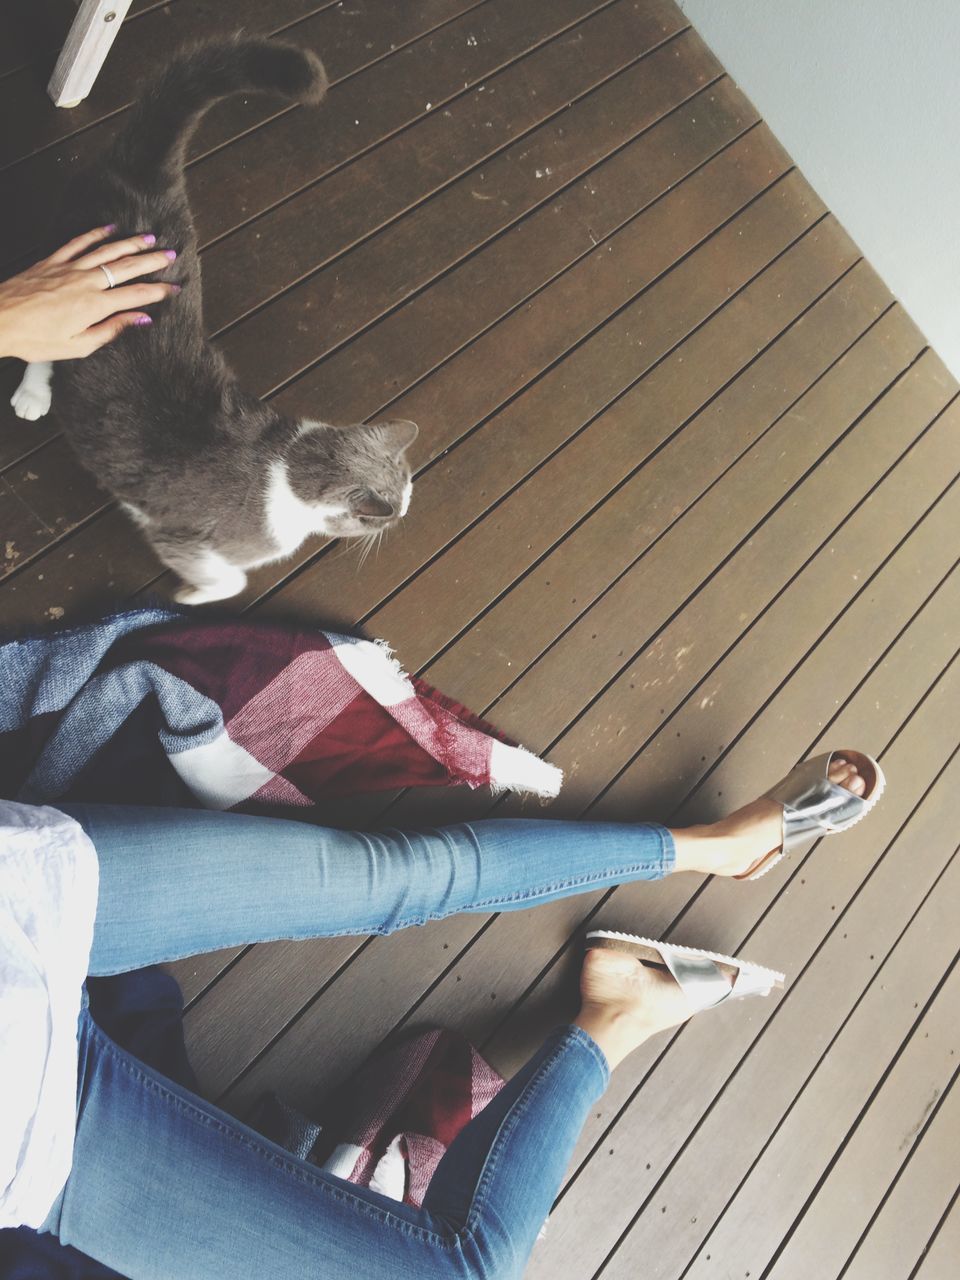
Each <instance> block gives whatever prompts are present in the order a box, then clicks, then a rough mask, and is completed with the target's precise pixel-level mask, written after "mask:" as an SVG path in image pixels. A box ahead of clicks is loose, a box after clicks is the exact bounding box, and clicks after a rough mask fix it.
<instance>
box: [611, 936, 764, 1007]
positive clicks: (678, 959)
mask: <svg viewBox="0 0 960 1280" xmlns="http://www.w3.org/2000/svg"><path fill="white" fill-rule="evenodd" d="M587 948H588V949H593V948H602V949H606V950H610V951H625V952H626V953H627V954H628V955H632V956H635V957H636V958H637V959H638V960H640V961H642V962H643V963H644V964H652V965H655V966H656V967H657V968H666V969H668V970H669V971H670V973H672V974H673V976H674V978H676V980H677V983H678V984H679V986H680V989H681V990H682V991H683V994H684V995H685V996H686V997H687V1000H688V1001H689V1002H690V1004H691V1006H692V1007H693V1009H694V1012H696V1013H699V1012H700V1011H701V1010H702V1009H712V1008H713V1007H714V1005H718V1004H722V1003H723V1001H724V1000H741V999H743V998H744V997H746V996H768V995H769V994H770V992H771V991H772V990H773V989H774V987H778V988H779V987H782V986H783V984H784V982H785V980H786V979H785V978H784V975H783V974H782V973H777V971H776V970H775V969H764V968H763V967H762V966H761V965H758V964H751V963H750V962H749V961H748V960H737V959H735V958H734V957H733V956H721V955H717V954H716V953H715V952H713V951H697V950H695V949H694V948H693V947H681V946H678V945H676V944H675V943H673V942H656V941H654V939H652V938H638V937H636V936H635V935H634V934H632V933H611V932H609V931H607V930H606V929H594V930H593V931H592V932H591V933H588V934H587ZM731 978H732V979H733V982H732V983H731V981H730V979H731Z"/></svg>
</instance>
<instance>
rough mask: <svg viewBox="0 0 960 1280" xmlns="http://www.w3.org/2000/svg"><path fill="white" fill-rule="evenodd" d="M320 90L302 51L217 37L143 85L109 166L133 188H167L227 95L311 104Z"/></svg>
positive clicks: (319, 77)
mask: <svg viewBox="0 0 960 1280" xmlns="http://www.w3.org/2000/svg"><path fill="white" fill-rule="evenodd" d="M326 91H327V73H326V72H325V71H324V69H323V63H322V62H321V61H320V59H319V58H318V57H317V56H316V54H314V53H311V52H310V51H309V50H307V49H300V48H298V47H297V46H296V45H292V44H283V43H281V42H280V41H277V40H266V39H260V38H256V37H249V36H244V35H236V36H232V37H227V38H222V37H221V38H218V39H216V40H211V41H209V42H208V43H205V44H200V45H196V46H194V47H193V48H190V49H185V50H183V51H181V52H180V53H177V54H175V55H174V57H173V58H172V59H171V61H170V62H169V63H168V64H167V66H166V67H165V68H164V70H163V71H162V72H161V73H160V75H159V76H157V78H156V79H155V80H153V81H152V82H151V83H149V84H147V85H145V86H144V89H143V92H142V94H141V95H140V99H139V101H138V103H137V105H136V106H135V107H134V108H133V111H132V112H131V115H130V118H129V121H128V123H127V125H126V128H125V129H124V130H123V132H122V134H121V135H120V137H119V138H118V139H117V141H116V143H115V145H114V149H113V162H114V164H115V165H116V166H117V167H118V168H119V169H120V171H121V172H125V173H127V174H128V175H129V176H130V177H131V178H133V179H134V181H136V182H137V183H138V184H143V183H146V182H149V181H150V180H151V179H155V178H159V179H160V180H161V181H162V182H163V181H165V182H169V179H170V177H171V176H172V174H173V173H175V172H176V171H177V170H179V169H182V167H183V163H184V150H185V147H186V144H187V142H188V140H189V138H190V135H191V134H192V133H193V131H194V129H195V128H196V126H197V124H198V123H199V120H200V117H201V116H202V115H203V113H204V112H205V111H206V110H207V108H208V107H211V106H212V105H213V104H214V103H215V102H218V101H219V100H220V99H221V98H226V97H229V96H230V95H231V94H235V93H271V94H278V95H279V96H281V97H283V98H286V99H288V100H289V101H292V102H303V103H314V102H319V101H320V100H321V99H322V98H323V96H324V94H325V93H326Z"/></svg>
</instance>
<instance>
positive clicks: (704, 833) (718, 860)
mask: <svg viewBox="0 0 960 1280" xmlns="http://www.w3.org/2000/svg"><path fill="white" fill-rule="evenodd" d="M850 755H851V758H850V759H847V758H846V757H845V756H843V755H841V754H838V755H837V756H835V757H834V759H833V760H831V762H830V768H829V770H828V773H827V776H828V777H829V778H830V781H831V782H835V783H836V784H837V785H838V786H840V787H846V788H847V790H848V791H852V792H853V793H854V795H858V796H862V795H863V794H864V792H865V791H866V789H867V783H866V780H865V779H864V777H863V775H862V773H861V770H860V767H858V765H857V764H856V763H855V762H854V759H853V757H854V755H855V753H854V752H851V753H850ZM671 834H672V835H673V839H674V844H675V846H676V855H677V857H676V866H675V870H677V871H699V872H701V873H702V874H703V875H713V876H745V875H748V874H749V873H750V872H751V871H752V870H753V869H754V868H755V867H756V866H758V864H759V863H761V862H762V861H763V860H764V859H765V858H766V857H767V855H768V854H769V853H771V852H773V851H774V850H776V849H779V847H780V843H781V839H782V834H783V806H782V805H780V804H779V803H778V802H777V801H776V800H771V799H769V798H768V797H766V796H761V797H760V799H759V800H753V801H751V803H750V804H748V805H744V807H743V808H742V809H738V810H737V811H736V813H732V814H730V816H729V817H728V818H722V819H721V820H720V821H719V822H713V823H710V824H709V825H708V826H699V827H685V828H683V829H682V830H679V831H673V832H672V833H671Z"/></svg>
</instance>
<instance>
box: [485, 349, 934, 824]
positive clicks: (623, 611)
mask: <svg viewBox="0 0 960 1280" xmlns="http://www.w3.org/2000/svg"><path fill="white" fill-rule="evenodd" d="M878 328H879V326H878ZM856 354H857V353H856V348H855V349H854V351H853V352H851V357H850V358H851V359H852V358H853V357H855V356H856ZM931 361H932V357H926V358H924V359H922V360H921V361H920V362H919V363H918V364H917V365H916V366H915V371H914V370H911V372H910V373H908V374H906V375H904V376H903V378H902V379H901V380H900V381H899V382H898V383H896V384H895V385H894V386H893V387H892V388H891V390H890V391H888V392H887V394H886V395H884V396H883V398H882V399H881V400H880V401H879V403H878V404H877V405H876V406H875V407H874V408H873V409H872V410H870V411H869V412H867V413H866V416H864V417H860V416H857V415H862V414H864V411H865V410H867V409H868V405H869V401H870V398H871V397H873V396H876V395H878V394H880V393H882V392H883V389H884V387H883V382H881V383H880V385H879V386H877V385H876V383H874V384H873V385H872V386H871V384H870V382H869V381H866V379H864V380H860V379H858V378H857V377H856V375H854V378H852V379H851V380H850V381H848V380H847V379H846V378H845V377H844V376H843V375H844V372H845V370H844V364H843V362H842V363H841V365H838V366H837V372H836V375H835V376H833V377H831V378H830V379H829V380H828V379H824V381H823V382H822V383H819V384H817V386H815V387H814V388H813V389H812V390H811V392H810V393H808V396H807V397H805V399H804V401H803V402H801V404H802V407H801V408H800V410H799V418H798V419H795V420H797V421H801V422H808V423H811V424H812V425H810V426H809V427H808V428H805V429H804V431H803V433H802V435H801V434H800V433H798V432H797V431H795V430H793V420H790V419H787V420H783V421H782V422H781V423H779V424H778V425H777V428H775V430H774V431H772V432H770V433H769V434H768V435H767V436H765V437H764V438H763V439H762V440H761V441H760V442H759V444H758V445H757V446H756V448H755V450H753V451H752V452H751V454H749V455H748V461H747V466H746V468H745V470H744V472H742V473H741V475H740V476H739V477H738V476H736V473H733V476H732V477H731V478H730V479H728V481H727V483H726V484H725V485H722V486H721V485H718V486H716V487H715V488H714V489H712V490H711V491H710V492H709V493H708V494H707V495H706V497H705V498H704V500H703V501H702V502H701V503H699V504H698V505H697V507H696V508H695V509H694V510H693V511H692V512H691V513H690V515H689V516H688V517H687V520H686V521H684V522H683V523H682V524H681V525H679V526H676V527H675V529H674V530H671V533H670V534H668V535H667V537H665V538H663V539H661V541H660V542H659V543H658V544H657V546H656V547H655V548H654V551H653V553H652V555H651V556H649V557H647V562H646V564H644V565H643V573H642V579H641V586H642V592H643V594H642V596H641V597H640V598H639V599H638V598H637V593H636V589H635V586H634V584H633V583H631V582H630V580H629V579H627V578H625V579H621V581H620V582H619V583H618V584H617V587H616V588H615V589H614V591H611V592H609V593H608V594H607V595H606V596H604V597H603V599H602V601H601V602H600V605H599V607H598V608H597V609H596V610H594V611H592V616H591V614H588V615H586V617H585V618H584V620H583V622H584V623H588V625H589V626H590V627H591V628H592V630H591V631H590V635H591V636H592V635H593V633H594V632H595V633H596V634H597V646H600V642H601V639H602V638H603V637H609V638H610V641H611V642H612V643H609V649H611V650H613V655H612V656H614V662H615V663H616V664H617V665H616V666H614V670H613V672H611V671H610V668H609V667H608V666H604V665H601V664H600V662H599V661H598V664H597V667H596V668H593V669H592V670H591V671H589V672H584V673H583V674H582V675H580V676H579V678H575V676H574V673H573V672H571V674H570V684H569V686H568V688H569V692H568V693H567V697H568V698H569V696H570V693H571V692H573V690H576V691H577V697H578V699H579V705H580V707H581V708H582V709H583V710H584V711H586V710H587V709H588V708H589V716H587V717H586V718H584V719H581V720H579V721H578V722H577V724H576V725H575V726H574V727H573V728H572V729H569V730H568V731H567V733H566V736H565V738H564V742H563V748H562V753H561V756H560V757H559V758H558V763H562V764H563V765H564V767H566V768H567V769H568V770H570V771H571V773H572V776H571V777H570V778H569V780H568V784H567V786H566V787H565V788H564V794H563V796H562V797H561V798H560V799H559V801H558V802H557V807H558V808H559V810H560V811H561V812H563V813H566V812H576V811H577V810H578V809H579V808H580V807H582V804H583V803H584V802H585V801H586V800H588V799H591V798H592V797H593V796H594V795H596V790H595V789H593V787H592V780H593V770H592V765H591V759H592V757H593V756H594V744H595V742H597V741H603V742H604V744H605V746H604V752H603V757H602V761H603V763H602V766H601V772H602V773H603V779H604V780H606V779H607V778H609V777H610V771H611V770H622V769H625V768H626V767H627V766H628V765H629V764H630V761H631V760H632V758H633V756H634V753H635V752H636V751H637V750H638V749H639V748H640V746H641V745H643V744H644V742H645V739H646V737H647V734H646V733H645V732H644V730H643V729H642V728H640V727H639V726H645V725H655V724H659V723H661V721H662V719H663V717H664V716H665V715H666V714H669V713H670V712H671V711H672V710H673V709H674V708H675V707H676V706H677V705H678V702H679V700H680V699H681V698H682V697H683V696H684V695H685V693H686V691H687V689H688V688H689V687H690V684H691V683H693V682H694V681H695V680H696V678H698V677H700V678H702V676H703V674H705V672H706V671H708V670H709V668H710V666H711V665H712V663H713V661H715V657H713V656H712V655H713V653H714V652H715V651H714V649H713V645H714V644H715V643H716V642H717V641H720V640H722V641H723V645H724V646H725V645H728V644H730V643H732V642H733V641H735V640H736V638H737V637H738V636H739V634H740V632H741V629H742V627H743V624H744V623H746V622H748V621H749V620H750V619H751V618H752V617H754V616H756V615H755V610H756V609H758V608H761V607H765V606H766V605H767V604H768V603H769V602H770V601H771V600H772V599H774V598H775V597H776V595H777V594H778V593H779V592H780V591H781V590H782V589H783V588H784V587H785V586H786V585H787V584H788V583H789V581H790V579H791V578H792V576H793V575H794V574H796V573H797V572H798V571H800V570H801V569H802V568H803V566H804V564H805V563H806V561H807V559H808V557H809V556H811V555H813V554H814V553H815V552H816V551H817V550H818V548H819V547H820V545H821V543H822V541H823V538H824V536H829V531H828V530H825V529H822V528H821V527H820V526H819V525H818V524H816V523H815V522H811V521H809V520H808V519H807V518H806V511H807V510H815V509H816V510H822V511H828V512H830V513H831V514H832V515H833V516H834V519H835V522H839V520H840V519H842V518H843V517H845V516H846V515H847V514H848V513H849V512H850V510H851V509H852V508H853V507H854V506H855V505H856V504H858V503H859V502H860V501H862V500H863V498H864V497H865V496H866V495H867V494H868V493H870V490H871V489H872V487H873V486H874V485H875V484H876V483H877V482H878V481H880V479H881V478H882V477H883V475H884V473H885V472H886V470H887V469H888V468H889V467H890V466H892V465H893V464H894V463H895V462H896V461H897V460H898V459H899V458H900V457H901V456H902V455H903V454H904V452H906V451H907V450H908V449H909V447H910V445H911V443H912V441H913V439H914V437H915V435H916V434H917V433H918V432H920V431H922V429H923V427H924V426H926V424H927V423H929V421H930V420H931V418H932V417H933V416H934V415H935V414H937V413H939V412H940V410H942V409H943V407H944V404H945V403H946V401H947V399H948V392H947V390H946V389H945V388H944V387H943V386H942V385H940V384H939V383H938V381H937V380H936V378H934V377H931V376H928V375H929V374H932V373H933V368H932V364H931V363H930V362H931ZM861 367H862V366H861ZM855 368H856V362H854V369H855ZM881 368H882V366H881ZM853 372H854V370H853V369H851V373H853ZM868 376H869V375H868ZM881 376H882V374H881ZM889 376H890V374H889V372H888V373H887V377H889ZM864 400H866V401H867V403H866V404H865V403H864ZM851 409H852V413H851ZM813 412H816V415H817V416H816V418H815V419H814V418H808V414H811V413H813ZM851 418H853V424H852V426H851V425H850V424H851ZM939 435H940V433H939V432H938V433H937V438H939ZM788 442H789V445H788ZM827 451H830V454H829V463H828V464H825V463H824V462H822V461H821V458H822V457H823V455H824V454H825V453H826V452H827ZM866 454H869V459H868V458H867V457H865V456H861V455H866ZM818 464H819V465H818ZM851 467H852V470H850V468H851ZM845 468H846V469H847V470H846V472H845ZM747 475H749V476H750V481H749V482H746V481H745V479H744V478H745V477H746V476H747ZM737 481H739V483H737ZM798 484H799V487H796V486H798ZM783 495H787V500H786V501H784V498H783ZM915 496H919V497H922V496H923V494H922V493H921V494H920V495H915ZM806 503H810V504H811V505H810V507H809V508H808V507H806V505H805V504H806ZM771 506H773V511H772V514H771ZM921 509H922V507H921ZM685 526H686V527H685ZM738 548H739V549H740V554H737V555H734V556H733V558H732V559H730V558H729V557H730V556H731V555H732V553H733V552H735V551H736V550H737V549H738ZM705 557H706V558H705ZM665 570H668V571H667V572H665ZM708 574H710V575H712V576H710V577H707V575H708ZM754 575H756V577H754ZM705 578H707V581H706V582H704V579H705ZM727 592H734V594H726V593H727ZM740 592H742V595H741V594H739V593H740ZM694 598H696V601H697V604H696V608H695V609H690V610H689V612H686V613H683V614H677V616H676V618H673V614H674V613H675V612H676V610H677V608H678V607H679V605H680V604H681V603H682V602H684V601H685V600H686V601H692V600H693V599H694ZM730 600H736V601H737V609H736V612H735V613H734V612H733V611H732V610H730V608H729V601H730ZM671 606H672V607H671ZM741 614H746V617H741ZM637 616H640V617H642V618H643V619H644V622H643V628H642V632H641V634H639V635H636V637H635V642H634V645H635V647H634V654H633V655H631V654H630V650H629V649H627V650H626V652H625V654H624V656H623V658H621V657H620V650H621V649H623V648H625V646H624V643H623V639H624V637H625V634H627V635H629V631H628V630H627V628H628V627H629V626H630V625H631V621H633V625H634V626H635V621H634V620H635V619H636V618H637ZM588 620H589V622H588ZM665 624H666V625H665ZM582 625H583V624H581V623H578V624H577V626H576V627H575V628H573V629H571V631H570V632H568V634H567V636H565V637H564V644H563V652H564V654H565V655H566V657H565V661H564V664H563V666H562V667H561V666H560V659H561V646H557V647H556V648H555V649H553V650H551V651H550V653H549V654H548V656H547V661H548V662H549V663H550V665H551V667H553V669H554V671H556V672H558V673H559V674H562V675H565V674H566V673H567V671H568V670H569V665H570V664H569V653H570V652H571V651H572V648H573V646H574V645H575V644H576V642H577V639H578V638H579V637H578V635H577V634H576V633H578V632H579V630H580V628H581V627H582ZM698 634H699V635H700V637H701V639H700V641H699V644H700V645H702V644H704V643H706V644H707V645H708V646H709V648H708V652H709V653H710V655H711V656H710V658H709V659H708V660H707V661H706V662H705V663H704V664H703V666H701V665H700V664H699V662H698V654H699V652H700V650H699V648H698V647H697V641H696V637H697V635H698ZM691 638H693V639H694V642H695V643H694V646H693V647H691V648H688V644H689V640H690V639H691ZM607 648H608V645H607V644H604V646H603V650H602V652H603V654H604V656H605V655H606V652H607ZM681 650H686V651H685V652H681ZM580 652H581V654H582V653H583V650H582V649H581V651H580ZM720 652H722V648H721V650H720ZM678 654H679V655H680V656H679V657H678V656H677V655H678ZM597 656H598V659H599V657H600V653H599V652H598V655H597ZM581 661H582V659H581ZM678 663H680V664H682V665H680V666H679V668H678V666H677V664H678ZM695 664H696V665H695ZM539 666H540V664H538V667H537V668H535V669H534V672H532V673H531V676H532V677H533V678H532V679H531V677H530V676H528V677H527V678H526V679H525V680H524V681H523V683H522V685H521V686H520V687H519V688H520V689H522V690H523V693H522V695H521V694H520V692H519V690H518V692H517V693H516V694H511V695H508V697H507V698H504V699H503V701H502V702H501V703H500V704H499V705H498V707H497V721H498V723H499V724H502V725H504V726H505V728H506V731H507V732H511V731H512V728H513V726H514V724H515V721H514V716H515V715H516V714H523V715H527V714H528V713H527V712H525V711H524V707H528V706H529V704H528V703H527V701H526V699H527V698H528V697H529V696H530V695H531V690H532V688H533V687H534V686H535V688H536V690H537V691H538V692H539V691H540V690H541V689H542V688H543V676H542V675H541V673H540V671H539ZM671 675H673V676H674V679H673V680H672V681H670V680H669V677H670V676H671ZM598 676H599V679H598V678H597V677H598ZM611 676H615V678H614V679H612V680H611V678H610V677H611ZM678 676H679V677H680V678H679V679H678V678H677V677H678ZM601 691H602V692H601ZM597 693H600V696H599V698H597V697H596V696H595V695H596V694H597ZM521 697H522V702H521ZM558 698H559V694H558V693H557V692H556V691H555V692H554V693H553V694H552V695H550V696H549V699H548V701H547V703H546V706H545V707H544V708H543V709H542V710H543V715H542V717H538V720H537V735H538V743H537V744H536V745H539V742H541V741H544V742H548V741H549V740H550V739H549V736H548V735H552V733H553V732H554V731H559V729H560V728H561V727H562V726H563V725H564V724H566V723H568V721H569V712H568V709H567V708H566V707H564V705H563V704H561V703H558ZM591 698H593V699H594V700H591ZM508 702H509V704H510V706H509V709H508V708H507V703H508ZM554 708H556V710H554ZM704 710H706V708H704ZM621 729H623V732H621ZM541 734H542V735H543V737H542V738H541V737H540V735H541ZM553 754H554V753H552V755H553ZM697 754H698V755H699V754H700V753H699V752H698V753H697ZM708 754H709V753H708ZM715 758H716V757H715V756H714V757H713V759H715ZM599 759H600V758H599V757H598V762H599ZM642 760H643V761H647V762H650V758H649V757H648V756H647V755H646V754H645V755H644V756H643V757H642ZM688 763H691V764H692V763H693V761H689V762H688ZM636 785H638V778H637V777H636V776H633V777H631V778H628V777H627V775H625V774H624V775H622V781H621V782H618V784H617V788H618V789H617V790H616V792H613V793H610V794H609V797H608V798H607V799H606V800H605V801H604V805H603V812H604V814H605V815H606V816H612V815H613V814H614V813H615V812H619V810H620V808H621V801H622V802H623V803H625V804H626V805H627V808H628V809H632V810H633V811H635V809H636V806H637V804H640V805H641V806H643V805H644V804H645V803H647V802H648V798H649V797H648V795H647V794H646V793H645V792H643V791H641V792H640V793H636V792H634V793H633V794H632V795H629V788H630V787H631V786H636ZM628 795H629V799H627V797H628ZM672 800H673V796H672V794H669V795H666V796H664V795H662V794H660V793H657V804H658V805H659V804H664V803H665V804H667V805H668V806H670V807H672Z"/></svg>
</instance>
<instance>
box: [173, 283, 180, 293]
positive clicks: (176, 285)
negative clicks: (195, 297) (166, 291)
mask: <svg viewBox="0 0 960 1280" xmlns="http://www.w3.org/2000/svg"><path fill="white" fill-rule="evenodd" d="M170 288H171V289H172V290H173V292H174V293H179V292H180V290H181V289H182V288H183V285H182V284H172V285H171V286H170Z"/></svg>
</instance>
